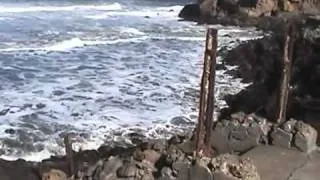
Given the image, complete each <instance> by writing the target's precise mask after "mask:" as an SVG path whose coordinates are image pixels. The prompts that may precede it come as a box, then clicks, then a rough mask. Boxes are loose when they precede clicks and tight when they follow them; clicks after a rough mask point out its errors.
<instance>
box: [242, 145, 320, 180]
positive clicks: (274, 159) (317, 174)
mask: <svg viewBox="0 0 320 180" xmlns="http://www.w3.org/2000/svg"><path fill="white" fill-rule="evenodd" d="M243 157H249V158H250V159H251V160H252V161H253V163H254V164H255V165H256V167H257V169H258V172H259V174H260V177H261V180H319V179H320V151H319V150H315V151H314V152H312V153H310V154H306V153H303V152H299V151H297V150H289V149H285V148H281V147H276V146H260V147H257V148H254V149H252V150H251V151H249V152H248V153H246V154H244V155H243Z"/></svg>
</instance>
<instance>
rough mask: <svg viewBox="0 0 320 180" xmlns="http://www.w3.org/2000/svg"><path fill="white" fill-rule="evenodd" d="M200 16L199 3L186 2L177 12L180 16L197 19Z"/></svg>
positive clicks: (192, 19) (191, 19)
mask: <svg viewBox="0 0 320 180" xmlns="http://www.w3.org/2000/svg"><path fill="white" fill-rule="evenodd" d="M200 16H201V13H200V6H199V4H188V5H186V6H184V7H183V9H182V10H181V11H180V13H179V17H180V18H184V19H186V20H190V21H197V20H198V19H199V18H200Z"/></svg>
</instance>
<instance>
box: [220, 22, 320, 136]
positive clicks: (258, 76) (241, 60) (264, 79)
mask: <svg viewBox="0 0 320 180" xmlns="http://www.w3.org/2000/svg"><path fill="white" fill-rule="evenodd" d="M318 18H319V17H309V18H307V19H306V20H304V21H301V22H302V23H300V24H297V27H298V29H299V30H298V31H297V35H296V42H295V44H294V50H293V58H292V59H293V67H292V79H291V82H290V84H291V90H290V94H289V104H288V114H287V117H288V118H295V119H298V120H304V121H305V122H307V123H310V124H312V125H314V127H316V128H317V129H318V131H320V122H319V120H320V100H319V98H320V84H319V83H318V82H320V62H319V60H318V59H319V58H320V52H319V51H318V49H319V48H320V38H319V37H320V36H319V35H320V34H319V27H320V26H319V25H320V21H319V20H318ZM282 47H283V32H282V31H281V30H279V31H278V32H277V33H274V35H273V36H267V37H264V38H262V39H259V40H253V41H249V42H248V43H246V44H243V45H240V46H239V47H237V48H235V49H233V50H231V52H230V53H229V54H228V55H227V56H226V58H225V60H226V61H227V63H229V64H231V65H238V66H239V69H238V70H233V71H230V72H229V73H231V74H233V75H234V76H236V77H240V78H243V79H244V81H246V82H253V84H252V85H250V86H249V87H248V88H246V89H245V90H243V91H241V92H240V93H239V94H237V95H235V96H232V95H230V96H226V97H225V99H226V101H227V104H228V105H229V106H230V107H231V108H230V109H229V110H230V111H231V112H237V111H244V112H246V113H252V112H259V113H260V114H261V115H263V116H264V117H266V118H268V119H269V120H273V121H274V120H275V110H276V109H275V108H276V100H277V92H278V87H279V83H280V82H279V80H280V71H281V63H280V62H281V59H282Z"/></svg>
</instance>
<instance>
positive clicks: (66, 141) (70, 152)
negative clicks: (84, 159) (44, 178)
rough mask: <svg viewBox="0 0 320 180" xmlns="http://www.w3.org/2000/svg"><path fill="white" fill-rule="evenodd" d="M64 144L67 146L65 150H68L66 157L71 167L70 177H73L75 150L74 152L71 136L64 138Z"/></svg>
mask: <svg viewBox="0 0 320 180" xmlns="http://www.w3.org/2000/svg"><path fill="white" fill-rule="evenodd" d="M64 144H65V148H66V157H67V162H68V165H69V173H70V174H69V175H70V176H73V175H74V174H75V173H74V161H73V150H72V142H71V139H70V135H69V134H68V135H66V136H65V137H64Z"/></svg>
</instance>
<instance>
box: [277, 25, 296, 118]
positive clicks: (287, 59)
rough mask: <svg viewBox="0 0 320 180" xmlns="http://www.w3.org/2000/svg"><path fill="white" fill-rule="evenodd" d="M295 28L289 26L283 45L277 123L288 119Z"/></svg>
mask: <svg viewBox="0 0 320 180" xmlns="http://www.w3.org/2000/svg"><path fill="white" fill-rule="evenodd" d="M292 31H293V29H292V27H291V26H289V28H288V30H287V31H286V33H285V37H284V45H283V58H282V71H281V79H280V88H279V96H278V97H279V101H278V112H277V123H278V124H280V123H282V122H283V121H285V120H286V113H287V104H288V96H289V89H290V79H291V67H292V51H293V42H294V41H293V36H292V34H293V32H292Z"/></svg>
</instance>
